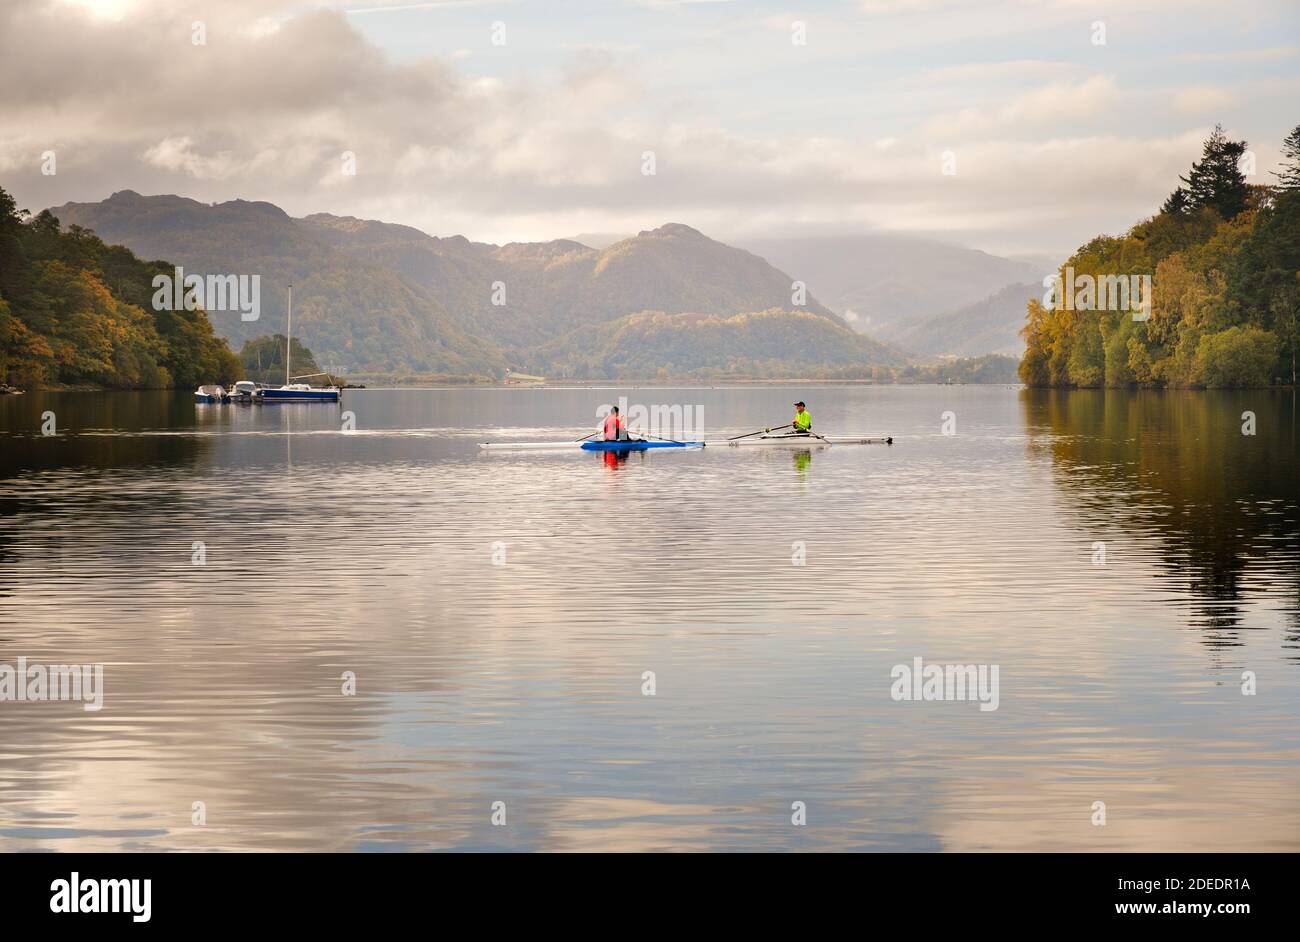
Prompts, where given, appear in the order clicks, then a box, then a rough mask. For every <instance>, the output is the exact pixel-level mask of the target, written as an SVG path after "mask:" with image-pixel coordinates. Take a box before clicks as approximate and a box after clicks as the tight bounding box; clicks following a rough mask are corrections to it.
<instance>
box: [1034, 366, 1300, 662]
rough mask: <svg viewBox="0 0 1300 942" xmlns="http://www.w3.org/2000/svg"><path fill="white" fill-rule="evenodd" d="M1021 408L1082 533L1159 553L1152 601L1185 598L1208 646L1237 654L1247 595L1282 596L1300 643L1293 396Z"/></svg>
mask: <svg viewBox="0 0 1300 942" xmlns="http://www.w3.org/2000/svg"><path fill="white" fill-rule="evenodd" d="M1022 404H1023V407H1024V413H1025V423H1026V426H1027V427H1028V429H1029V431H1030V449H1031V451H1044V450H1045V451H1046V452H1048V453H1049V454H1050V455H1051V457H1052V463H1053V468H1054V471H1055V480H1056V483H1057V486H1058V488H1059V489H1060V491H1061V493H1062V494H1063V495H1065V496H1066V497H1067V498H1069V500H1070V502H1071V504H1072V505H1073V506H1074V508H1075V511H1076V517H1077V520H1078V523H1079V525H1080V526H1082V527H1084V528H1086V529H1088V530H1090V531H1092V532H1096V529H1097V527H1098V524H1099V523H1100V522H1103V521H1104V522H1105V524H1107V525H1109V526H1111V527H1113V528H1115V529H1116V530H1118V531H1119V532H1121V533H1122V534H1124V535H1125V538H1127V539H1128V540H1131V541H1150V542H1153V543H1154V544H1155V546H1156V548H1157V552H1158V560H1159V577H1160V582H1159V584H1158V585H1156V586H1153V591H1157V592H1170V591H1173V590H1175V589H1177V590H1179V591H1185V592H1186V593H1187V597H1188V599H1189V601H1190V603H1191V611H1190V617H1189V622H1190V624H1191V625H1193V626H1195V627H1197V628H1199V629H1201V630H1202V631H1203V632H1204V642H1205V643H1206V644H1207V645H1210V646H1213V647H1232V646H1236V645H1239V644H1240V643H1241V642H1240V637H1239V633H1238V632H1239V631H1240V630H1241V629H1243V628H1246V627H1247V622H1248V617H1247V615H1248V611H1249V609H1250V608H1251V606H1253V605H1257V604H1259V599H1258V596H1257V595H1256V594H1255V593H1252V592H1251V591H1250V586H1251V585H1252V584H1253V585H1259V584H1270V585H1272V586H1274V587H1276V586H1278V585H1279V584H1280V586H1281V587H1282V589H1283V591H1284V592H1286V593H1287V594H1288V595H1289V597H1290V599H1291V604H1290V605H1289V607H1288V610H1289V626H1290V637H1289V640H1290V641H1292V642H1294V641H1296V640H1297V638H1298V637H1300V446H1298V443H1297V430H1296V398H1295V393H1294V391H1269V390H1260V391H1239V392H1220V393H1207V394H1191V395H1189V394H1177V393H1162V392H1155V391H1143V392H1128V391H1118V390H1110V391H1104V392H1103V391H1072V392H1064V391H1053V390H1026V391H1025V392H1023V393H1022ZM1247 413H1249V414H1253V416H1254V418H1253V428H1254V434H1243V431H1242V430H1243V426H1245V427H1246V428H1247V429H1249V428H1250V427H1251V426H1250V425H1249V424H1248V423H1249V422H1251V421H1252V420H1251V419H1250V416H1249V415H1247ZM1121 564H1122V563H1121Z"/></svg>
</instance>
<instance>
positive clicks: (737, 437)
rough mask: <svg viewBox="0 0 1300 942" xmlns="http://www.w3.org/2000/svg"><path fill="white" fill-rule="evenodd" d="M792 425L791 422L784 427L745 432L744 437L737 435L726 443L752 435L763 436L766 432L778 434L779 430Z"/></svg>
mask: <svg viewBox="0 0 1300 942" xmlns="http://www.w3.org/2000/svg"><path fill="white" fill-rule="evenodd" d="M793 424H794V423H793V422H790V423H788V424H786V425H778V426H777V427H776V428H761V429H759V430H758V431H757V432H746V433H745V434H744V435H737V436H736V437H735V438H728V439H727V441H729V442H734V441H739V440H740V439H742V438H749V437H751V436H753V435H765V434H766V433H768V432H779V431H781V429H783V428H789V427H790V426H791V425H793Z"/></svg>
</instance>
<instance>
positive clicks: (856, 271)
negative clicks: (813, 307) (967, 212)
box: [742, 235, 1049, 353]
mask: <svg viewBox="0 0 1300 942" xmlns="http://www.w3.org/2000/svg"><path fill="white" fill-rule="evenodd" d="M742 244H743V246H744V247H745V248H747V249H749V250H750V251H751V252H754V253H756V254H758V255H761V256H762V257H763V258H765V259H767V260H768V261H769V262H771V263H772V264H773V265H775V266H776V267H777V268H779V269H781V270H782V271H784V272H788V273H789V274H790V276H791V277H792V278H797V279H799V280H801V281H803V282H805V283H806V284H807V285H808V290H809V291H811V292H813V293H815V294H816V295H817V297H818V298H820V299H821V300H822V301H823V302H824V303H826V304H828V305H829V306H830V307H832V308H834V309H835V310H836V311H839V312H840V313H841V314H843V315H844V317H845V318H846V320H848V321H849V323H850V324H851V325H852V326H853V327H854V328H855V329H856V330H860V331H865V332H867V333H869V334H871V335H872V336H873V337H876V338H878V339H880V340H884V341H886V342H889V343H896V344H899V345H901V346H905V344H903V341H902V338H903V336H904V335H906V334H907V333H908V332H909V330H910V329H911V328H912V327H913V326H914V325H915V324H917V323H918V322H920V321H923V320H925V319H928V318H932V317H934V316H936V315H938V314H940V313H942V312H944V311H956V310H958V309H961V308H964V307H965V306H967V305H971V304H974V303H975V302H977V301H979V300H980V299H981V298H987V297H989V296H990V295H992V294H994V293H995V292H999V291H1001V290H1002V289H1003V288H1006V287H1007V286H1008V285H1012V284H1023V283H1026V282H1034V283H1038V282H1040V281H1041V280H1042V277H1043V275H1044V274H1047V272H1048V271H1049V270H1048V269H1042V267H1041V266H1040V265H1039V264H1038V263H1037V262H1036V261H1025V260H1013V259H1008V258H1000V257H998V256H996V255H989V254H988V253H987V252H981V251H978V250H976V249H967V248H961V247H959V246H955V245H949V244H946V243H943V242H939V241H937V240H933V239H922V238H914V237H908V236H898V235H858V236H819V237H814V238H792V239H751V240H747V241H744V242H743V243H742ZM1023 319H1024V311H1023V309H1022V310H1021V320H1022V321H1023ZM972 352H978V353H989V352H992V351H991V350H979V351H972Z"/></svg>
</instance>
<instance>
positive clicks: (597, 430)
mask: <svg viewBox="0 0 1300 942" xmlns="http://www.w3.org/2000/svg"><path fill="white" fill-rule="evenodd" d="M599 434H600V429H596V431H594V432H592V433H591V435H599ZM591 435H584V436H582V438H575V439H574V441H575V442H585V441H586V440H587V439H589V438H591Z"/></svg>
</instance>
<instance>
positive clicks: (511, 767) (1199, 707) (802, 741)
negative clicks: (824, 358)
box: [0, 386, 1300, 851]
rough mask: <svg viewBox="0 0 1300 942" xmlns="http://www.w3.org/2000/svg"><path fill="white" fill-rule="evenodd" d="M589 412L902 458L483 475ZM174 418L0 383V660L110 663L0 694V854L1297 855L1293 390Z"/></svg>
mask: <svg viewBox="0 0 1300 942" xmlns="http://www.w3.org/2000/svg"><path fill="white" fill-rule="evenodd" d="M620 395H626V396H628V397H629V399H630V401H631V402H633V403H642V404H646V405H651V404H677V405H683V406H691V407H699V408H700V409H701V410H702V418H703V422H704V424H705V426H706V428H707V431H708V433H709V437H714V436H723V435H727V434H732V435H734V434H740V433H741V432H745V431H750V430H753V429H755V428H759V427H762V426H764V425H775V424H780V423H781V422H784V421H788V416H789V414H790V411H791V410H790V403H791V401H792V400H793V399H795V398H799V397H802V398H805V399H807V400H808V402H809V405H810V407H811V411H812V412H813V415H814V416H815V419H816V427H817V429H819V430H820V431H821V432H823V433H828V434H836V435H839V434H861V433H870V434H878V433H888V434H892V435H894V436H895V438H896V443H895V444H894V445H893V446H892V447H890V446H863V447H851V446H838V447H833V448H830V449H824V450H813V451H807V452H803V451H787V450H780V451H778V450H770V451H765V450H758V449H755V450H744V449H705V450H702V451H700V450H692V451H680V450H671V451H669V450H664V451H651V452H647V453H643V454H636V455H632V456H631V457H630V458H628V459H627V460H626V461H607V460H606V458H605V457H604V456H602V455H598V454H591V453H586V452H581V451H577V450H576V449H575V450H574V451H565V452H517V453H484V452H480V451H479V449H478V448H477V447H476V442H478V441H483V440H510V439H517V440H524V441H539V440H551V439H555V440H563V439H565V438H570V439H572V438H577V437H579V436H580V435H582V434H585V433H586V432H588V431H590V430H591V429H593V428H594V427H595V423H596V416H597V408H598V407H599V406H600V405H602V404H605V403H610V402H614V401H617V397H618V396H620ZM191 398H192V397H191V396H190V395H189V394H186V393H176V394H172V393H102V394H92V393H64V394H28V395H26V396H22V397H14V398H9V397H0V664H7V665H11V666H16V665H17V663H18V659H19V658H20V657H21V658H26V659H27V662H28V663H29V664H41V665H49V664H69V663H77V664H86V665H95V664H102V665H103V690H102V704H101V705H102V709H99V710H97V711H96V710H86V709H85V706H86V704H84V703H80V702H57V701H56V702H50V701H35V702H33V701H30V700H26V701H21V702H18V701H6V702H0V753H2V754H3V756H4V761H3V762H2V763H0V849H5V850H93V851H98V850H154V849H179V850H214V849H223V850H271V849H310V850H433V849H490V848H501V849H521V850H704V849H716V850H812V849H818V850H1030V849H1033V850H1125V851H1128V850H1144V851H1150V850H1196V851H1225V850H1297V849H1300V722H1297V720H1298V719H1300V684H1298V683H1297V680H1300V446H1298V444H1297V428H1296V401H1295V397H1294V394H1293V393H1291V392H1289V391H1288V392H1276V391H1274V392H1269V391H1252V392H1241V393H1226V392H1225V393H1208V392H1186V393H1129V392H1092V391H1078V392H1060V391H1058V392H1031V391H1025V390H1021V389H1017V388H1006V387H974V386H967V387H845V388H827V387H819V388H808V389H803V388H799V389H795V388H789V387H763V388H724V389H711V388H703V389H700V388H688V389H681V388H632V389H628V388H608V389H550V388H547V389H523V388H500V389H453V390H364V391H360V390H359V391H348V392H347V393H345V396H344V403H343V404H342V407H341V408H340V407H338V406H331V405H319V404H315V405H281V406H265V407H250V406H242V407H241V406H233V405H232V406H204V407H196V406H195V405H194V404H193V402H192V401H191ZM344 410H347V411H351V412H353V413H355V421H356V430H355V431H353V432H349V433H343V432H341V431H340V427H341V422H342V418H343V416H342V412H343V411H344ZM47 411H48V412H52V413H53V414H54V421H55V423H56V427H55V431H56V434H54V435H50V436H46V435H42V433H41V424H42V413H44V412H47ZM1244 412H1251V413H1253V414H1254V417H1255V418H1254V422H1255V434H1253V435H1246V434H1243V431H1242V427H1243V418H1242V414H1243V413H1244ZM944 413H952V415H951V417H949V419H950V422H949V424H950V428H949V430H950V431H952V432H954V434H951V435H948V434H944V427H943V426H944V421H945V419H944ZM196 544H201V546H196ZM801 547H802V548H801ZM1103 554H1104V558H1103ZM800 562H802V565H798V564H797V563H800ZM918 657H919V658H922V659H923V664H936V665H945V664H958V665H967V664H969V665H980V666H984V667H985V668H991V667H993V666H996V667H997V670H998V687H997V695H998V696H997V709H995V710H994V709H981V708H980V707H981V704H980V703H979V702H975V701H974V700H970V699H965V700H956V701H954V700H921V701H904V700H896V699H894V697H893V696H892V695H891V687H893V686H894V679H893V673H892V672H893V671H894V668H895V667H896V666H898V665H906V666H909V667H910V666H912V665H914V663H915V661H914V659H915V658H918ZM346 672H352V674H353V675H354V676H355V685H356V689H355V694H354V695H347V694H345V693H344V691H343V686H344V679H343V678H344V676H345V673H346ZM646 672H653V683H654V691H653V695H647V694H646V693H645V692H644V689H643V688H645V686H646V684H647V683H648V681H647V680H645V679H643V678H644V677H645V675H646ZM1245 672H1250V673H1249V674H1246V675H1245V676H1246V677H1247V680H1243V674H1245ZM986 676H988V675H987V674H986ZM1251 678H1253V681H1252V680H1251ZM1250 683H1253V684H1254V693H1253V694H1252V693H1249V692H1244V690H1243V687H1244V686H1247V687H1248V686H1249V684H1250ZM985 705H986V706H988V705H991V703H989V702H986V703H985ZM196 802H201V803H202V805H201V806H198V807H199V811H196V810H195V809H196V804H195V803H196ZM496 802H503V803H504V809H505V820H506V823H505V826H498V825H494V824H493V821H492V815H493V806H494V803H496ZM796 802H802V803H803V804H802V808H803V813H804V814H806V822H807V823H806V825H804V826H799V825H796V824H794V823H792V817H793V816H795V815H796V814H798V813H799V811H798V809H799V807H800V806H796V805H795V804H794V803H796ZM1098 802H1101V803H1104V808H1103V806H1101V805H1097V804H1096V803H1098ZM497 807H498V809H499V808H500V807H502V806H497ZM200 811H201V813H202V815H203V820H205V822H206V823H202V824H195V823H194V820H195V816H196V815H198V814H199V813H200ZM1103 811H1104V815H1105V823H1104V824H1100V823H1095V822H1098V821H1100V814H1101V813H1102V812H1103Z"/></svg>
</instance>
